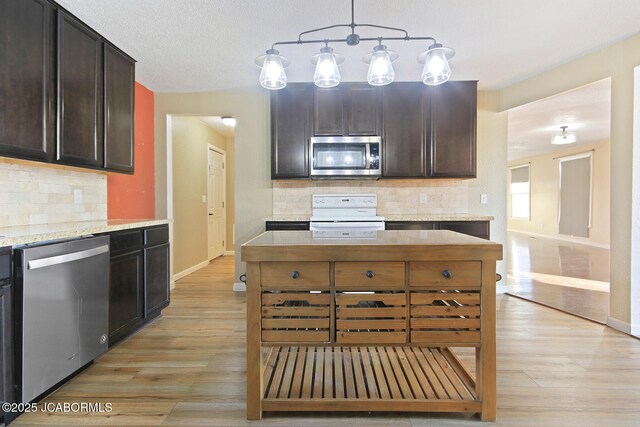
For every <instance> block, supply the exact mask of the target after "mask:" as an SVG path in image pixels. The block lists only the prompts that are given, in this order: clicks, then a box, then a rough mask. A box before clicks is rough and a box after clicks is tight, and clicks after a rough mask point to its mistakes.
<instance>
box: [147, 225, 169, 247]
mask: <svg viewBox="0 0 640 427" xmlns="http://www.w3.org/2000/svg"><path fill="white" fill-rule="evenodd" d="M168 241H169V226H167V225H163V226H162V227H154V228H147V229H145V230H144V245H145V246H154V245H161V244H163V243H167V242H168Z"/></svg>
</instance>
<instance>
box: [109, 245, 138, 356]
mask: <svg viewBox="0 0 640 427" xmlns="http://www.w3.org/2000/svg"><path fill="white" fill-rule="evenodd" d="M110 265H111V275H110V282H109V345H110V346H111V345H112V344H114V343H115V342H116V341H118V340H119V339H121V338H124V337H125V336H127V335H129V334H130V333H131V332H133V331H134V330H135V329H136V328H137V327H138V326H139V325H140V323H141V322H142V320H143V317H144V284H143V281H142V274H143V267H142V250H136V251H133V252H127V253H124V254H122V255H118V256H114V257H111V264H110Z"/></svg>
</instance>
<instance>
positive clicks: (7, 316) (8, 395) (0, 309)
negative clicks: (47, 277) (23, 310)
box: [0, 248, 17, 424]
mask: <svg viewBox="0 0 640 427" xmlns="http://www.w3.org/2000/svg"><path fill="white" fill-rule="evenodd" d="M11 286H12V285H11V248H0V399H1V400H2V403H4V402H15V397H14V392H13V391H14V388H13V384H14V368H13V367H14V364H13V358H14V348H13V333H12V328H13V314H12V311H13V310H12V309H13V304H12V290H11ZM16 416H17V414H16V413H12V412H5V411H4V410H0V421H4V423H5V424H8V423H9V421H11V420H13V419H14V418H15V417H16Z"/></svg>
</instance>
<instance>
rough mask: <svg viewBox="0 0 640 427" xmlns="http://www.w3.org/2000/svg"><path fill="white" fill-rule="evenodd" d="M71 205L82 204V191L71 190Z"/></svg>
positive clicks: (78, 189)
mask: <svg viewBox="0 0 640 427" xmlns="http://www.w3.org/2000/svg"><path fill="white" fill-rule="evenodd" d="M73 203H75V204H76V205H79V204H80V203H82V189H80V188H74V189H73Z"/></svg>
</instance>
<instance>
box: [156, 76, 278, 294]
mask: <svg viewBox="0 0 640 427" xmlns="http://www.w3.org/2000/svg"><path fill="white" fill-rule="evenodd" d="M268 95H269V94H268V93H266V91H264V90H262V89H261V88H260V89H259V88H256V89H251V90H239V91H233V92H211V93H156V94H155V136H156V142H155V144H156V145H155V156H156V158H155V160H156V216H157V217H158V218H165V217H166V218H173V214H172V212H171V209H168V208H167V195H168V188H169V186H168V185H167V167H166V165H167V116H169V115H205V116H234V117H235V118H236V119H237V125H236V129H235V139H234V142H235V144H234V146H235V147H234V152H235V158H236V159H237V161H236V162H235V163H236V165H235V166H236V167H235V186H236V188H235V195H236V199H235V207H236V209H235V224H236V239H235V240H236V243H237V245H236V247H239V246H240V245H241V244H242V243H244V242H246V241H247V240H249V239H251V238H253V237H255V236H256V235H257V234H259V233H261V232H262V231H264V221H263V218H264V217H267V216H270V215H271V213H272V191H271V179H270V177H271V171H270V163H269V161H270V148H269V109H268V100H269V98H268ZM173 193H174V195H175V192H173ZM174 234H175V233H174ZM174 255H175V251H174ZM236 255H237V256H236V275H235V281H236V282H238V281H239V280H238V276H239V275H240V274H241V273H244V272H245V267H244V263H242V262H241V261H240V256H239V255H240V253H239V251H237V253H236ZM176 271H178V270H176V269H175V268H174V272H176Z"/></svg>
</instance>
